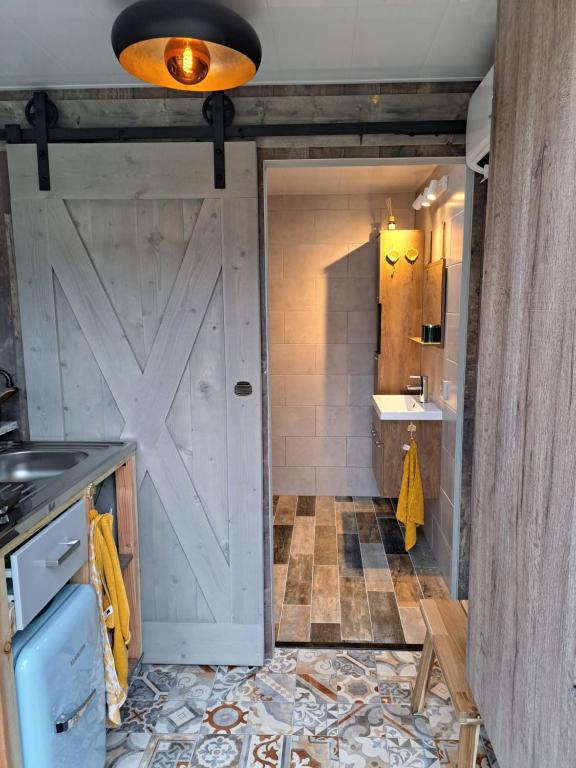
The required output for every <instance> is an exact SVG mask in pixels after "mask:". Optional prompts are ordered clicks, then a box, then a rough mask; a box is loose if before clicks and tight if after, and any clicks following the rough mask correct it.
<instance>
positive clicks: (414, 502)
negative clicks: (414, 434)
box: [396, 439, 424, 552]
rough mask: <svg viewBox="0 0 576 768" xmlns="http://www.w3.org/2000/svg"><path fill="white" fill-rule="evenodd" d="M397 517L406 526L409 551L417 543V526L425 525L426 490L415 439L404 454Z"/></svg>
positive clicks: (407, 549)
mask: <svg viewBox="0 0 576 768" xmlns="http://www.w3.org/2000/svg"><path fill="white" fill-rule="evenodd" d="M396 519H397V520H398V521H399V522H400V523H402V524H403V525H404V526H405V528H406V533H405V542H404V544H405V547H406V552H408V551H409V550H410V549H412V547H413V546H414V544H416V528H417V526H419V525H424V491H423V490H422V478H421V477H420V464H419V462H418V449H417V448H416V441H415V440H414V439H412V440H411V441H410V447H409V449H408V452H407V453H406V456H404V465H403V468H402V486H401V488H400V497H399V499H398V508H397V510H396Z"/></svg>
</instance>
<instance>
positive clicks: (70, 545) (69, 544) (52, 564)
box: [40, 539, 80, 568]
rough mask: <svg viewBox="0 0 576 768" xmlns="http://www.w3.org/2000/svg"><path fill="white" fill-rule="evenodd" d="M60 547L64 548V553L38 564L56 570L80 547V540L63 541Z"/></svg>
mask: <svg viewBox="0 0 576 768" xmlns="http://www.w3.org/2000/svg"><path fill="white" fill-rule="evenodd" d="M62 545H63V546H64V547H66V549H65V550H64V552H62V553H61V554H59V555H57V556H55V557H49V558H47V559H46V560H41V561H40V562H41V563H42V565H44V566H46V568H58V567H60V566H61V565H62V563H63V562H65V561H66V560H67V559H68V558H69V557H70V555H71V554H72V553H73V552H75V551H76V550H77V549H78V547H79V546H80V539H72V541H63V542H62Z"/></svg>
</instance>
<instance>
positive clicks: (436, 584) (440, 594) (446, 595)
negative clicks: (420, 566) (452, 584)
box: [416, 571, 450, 600]
mask: <svg viewBox="0 0 576 768" xmlns="http://www.w3.org/2000/svg"><path fill="white" fill-rule="evenodd" d="M416 574H417V576H418V581H419V582H420V588H421V590H422V594H423V595H424V598H435V599H445V600H449V599H450V591H449V590H448V587H447V585H446V582H445V581H444V579H443V578H442V576H441V575H440V574H439V573H433V572H432V573H431V572H428V571H420V573H418V571H416Z"/></svg>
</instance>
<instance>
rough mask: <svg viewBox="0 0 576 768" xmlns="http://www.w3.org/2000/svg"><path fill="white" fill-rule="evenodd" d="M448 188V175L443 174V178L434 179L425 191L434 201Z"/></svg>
mask: <svg viewBox="0 0 576 768" xmlns="http://www.w3.org/2000/svg"><path fill="white" fill-rule="evenodd" d="M447 189H448V176H442V178H441V179H432V181H431V182H430V184H429V186H428V189H427V190H426V191H425V194H426V197H427V199H428V200H431V201H432V202H434V200H438V198H439V197H441V196H442V195H443V194H444V192H446V190H447Z"/></svg>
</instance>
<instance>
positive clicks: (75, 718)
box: [54, 688, 96, 733]
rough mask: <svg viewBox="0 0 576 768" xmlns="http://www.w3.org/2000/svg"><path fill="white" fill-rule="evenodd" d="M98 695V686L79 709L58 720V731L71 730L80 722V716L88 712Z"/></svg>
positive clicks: (56, 724)
mask: <svg viewBox="0 0 576 768" xmlns="http://www.w3.org/2000/svg"><path fill="white" fill-rule="evenodd" d="M95 696H96V688H94V690H93V691H92V693H91V694H90V695H89V696H88V698H87V699H86V701H85V702H84V703H83V704H80V706H79V707H78V709H75V710H74V712H71V713H70V714H69V715H62V716H61V717H59V718H58V720H56V722H55V723H54V725H55V726H56V733H66V731H69V730H71V729H72V728H74V726H75V725H77V724H78V722H79V720H80V718H81V717H82V715H83V714H84V713H85V712H86V710H87V709H88V707H89V706H90V704H92V702H93V701H94V697H95Z"/></svg>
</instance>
